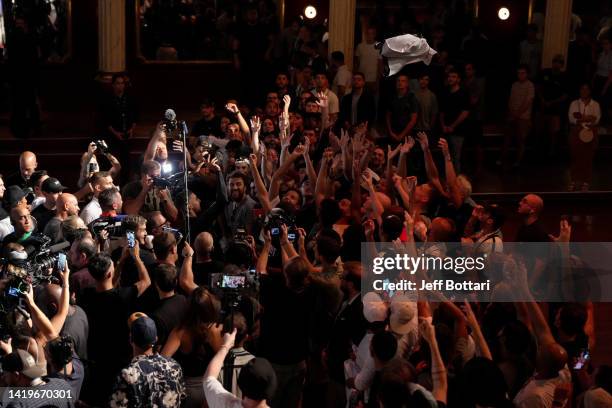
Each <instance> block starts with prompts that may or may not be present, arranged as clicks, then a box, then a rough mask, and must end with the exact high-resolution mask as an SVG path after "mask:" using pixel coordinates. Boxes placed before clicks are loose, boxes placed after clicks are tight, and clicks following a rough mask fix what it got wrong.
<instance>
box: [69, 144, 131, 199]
mask: <svg viewBox="0 0 612 408" xmlns="http://www.w3.org/2000/svg"><path fill="white" fill-rule="evenodd" d="M96 153H101V154H102V155H104V156H105V157H106V158H107V159H108V161H109V162H110V163H111V166H112V167H111V168H110V170H108V174H109V175H110V176H111V177H112V178H113V179H117V177H119V174H120V173H121V163H119V160H117V158H116V157H115V156H113V155H112V153H111V152H109V151H108V146H107V145H106V142H105V141H104V140H98V141H95V142H91V143H90V144H89V146H88V147H87V151H86V152H85V153H83V156H81V172H80V173H79V174H80V175H79V181H78V182H77V185H78V186H79V187H83V186H85V184H87V182H88V180H90V179H91V177H92V176H93V175H94V174H95V173H97V172H99V171H101V170H100V163H99V162H98V157H97V155H96Z"/></svg>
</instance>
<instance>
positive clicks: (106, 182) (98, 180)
mask: <svg viewBox="0 0 612 408" xmlns="http://www.w3.org/2000/svg"><path fill="white" fill-rule="evenodd" d="M89 185H90V186H91V190H92V192H93V195H94V196H93V198H92V199H91V201H90V202H89V203H87V204H86V205H85V207H83V210H81V214H80V217H81V219H82V220H83V222H85V225H89V224H90V223H91V222H92V221H94V220H97V219H98V218H100V215H101V214H102V208H101V207H100V203H98V196H99V195H100V193H101V192H102V191H104V190H106V189H108V188H112V187H114V185H113V177H112V176H111V175H110V173H109V172H108V171H98V172H96V173H94V174H93V176H91V179H90V181H89Z"/></svg>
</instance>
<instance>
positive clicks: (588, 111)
mask: <svg viewBox="0 0 612 408" xmlns="http://www.w3.org/2000/svg"><path fill="white" fill-rule="evenodd" d="M574 113H580V114H582V116H583V117H584V116H595V122H593V124H594V125H597V124H598V123H599V119H601V108H600V107H599V103H598V102H597V101H594V100H593V99H591V100H590V101H589V103H588V104H586V105H585V104H584V101H583V100H582V99H576V100H575V101H573V102H572V103H571V105H570V107H569V122H570V123H571V124H572V125H575V124H576V118H575V117H574Z"/></svg>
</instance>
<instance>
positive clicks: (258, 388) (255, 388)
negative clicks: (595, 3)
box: [238, 357, 276, 401]
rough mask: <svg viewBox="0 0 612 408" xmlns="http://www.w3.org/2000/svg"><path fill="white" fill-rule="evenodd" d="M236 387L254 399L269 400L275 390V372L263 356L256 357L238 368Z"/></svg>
mask: <svg viewBox="0 0 612 408" xmlns="http://www.w3.org/2000/svg"><path fill="white" fill-rule="evenodd" d="M238 387H240V390H241V391H242V395H244V396H246V397H248V398H250V399H253V400H256V401H261V400H264V399H266V400H268V401H269V400H270V399H271V398H272V396H274V392H275V391H276V373H275V372H274V369H273V368H272V365H271V364H270V362H269V361H268V360H266V359H265V358H260V357H256V358H254V359H252V360H251V361H249V362H248V363H247V364H246V365H245V366H243V367H242V369H241V370H240V374H239V375H238Z"/></svg>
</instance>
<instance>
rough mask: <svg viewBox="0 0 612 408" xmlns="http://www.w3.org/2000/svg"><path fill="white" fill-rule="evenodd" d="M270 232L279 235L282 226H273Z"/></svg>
mask: <svg viewBox="0 0 612 408" xmlns="http://www.w3.org/2000/svg"><path fill="white" fill-rule="evenodd" d="M270 234H272V235H279V234H280V228H271V229H270Z"/></svg>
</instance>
